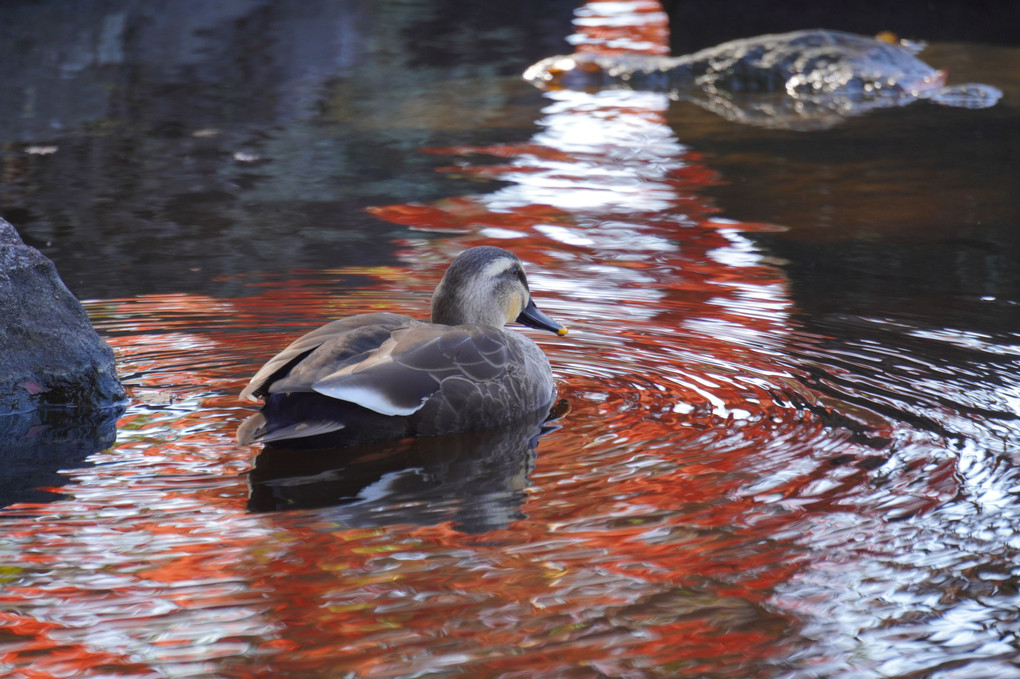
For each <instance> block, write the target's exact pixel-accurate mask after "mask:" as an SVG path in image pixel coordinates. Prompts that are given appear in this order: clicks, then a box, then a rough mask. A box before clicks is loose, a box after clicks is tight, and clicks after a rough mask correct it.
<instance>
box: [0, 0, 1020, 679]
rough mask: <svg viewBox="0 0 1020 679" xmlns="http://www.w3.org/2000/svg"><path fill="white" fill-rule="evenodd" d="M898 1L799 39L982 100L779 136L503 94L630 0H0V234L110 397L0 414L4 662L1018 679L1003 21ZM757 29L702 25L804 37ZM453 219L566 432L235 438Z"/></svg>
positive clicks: (252, 671)
mask: <svg viewBox="0 0 1020 679" xmlns="http://www.w3.org/2000/svg"><path fill="white" fill-rule="evenodd" d="M666 5H667V9H668V10H670V11H671V12H674V17H675V16H677V15H676V14H675V12H676V11H677V9H678V7H679V9H680V10H682V11H684V12H687V13H688V14H687V15H685V16H705V17H708V16H714V15H713V12H718V11H719V7H722V6H723V5H721V4H717V5H712V6H708V5H705V7H701V6H698V5H689V6H688V5H686V4H681V3H666ZM681 5H682V6H681ZM790 7H791V8H795V7H796V3H792V4H791V5H790ZM932 7H934V5H932V4H931V3H901V4H899V5H897V8H898V9H897V10H895V11H894V10H891V9H888V8H887V9H886V10H882V12H881V13H879V15H876V17H875V21H876V22H877V21H879V20H881V21H882V23H885V24H887V25H881V26H876V27H874V29H871V28H869V27H868V26H863V25H860V24H861V22H862V21H863V19H862V17H863V14H862V13H861V12H859V11H857V9H858V8H855V7H854V6H853V5H852V4H851V5H846V6H842V11H843V14H839V13H838V12H837V10H836V9H832V10H831V11H832V12H833V14H832V15H831V17H832V24H831V25H832V26H833V27H834V28H843V29H847V28H851V29H853V30H860V31H862V32H872V31H873V30H882V29H890V30H896V31H897V32H899V33H901V34H903V35H906V36H909V37H911V38H930V39H931V40H932V44H930V45H929V46H928V48H927V49H926V50H925V51H924V52H923V53H922V54H923V58H924V59H925V60H926V61H928V62H929V63H931V64H932V65H934V66H936V67H939V68H945V69H946V70H947V72H948V73H949V80H950V82H956V83H962V82H980V83H986V84H989V85H992V86H994V87H996V88H999V89H1000V90H1002V92H1003V97H1002V100H1001V101H1000V102H999V103H998V104H997V105H996V106H994V107H991V108H987V109H980V110H977V109H956V108H946V107H942V106H938V105H936V104H935V103H933V102H930V101H918V102H914V103H911V104H909V105H906V106H902V107H895V108H888V109H883V110H878V111H872V112H869V113H867V114H866V115H862V116H858V117H850V118H848V119H847V120H846V121H844V122H843V123H842V124H839V125H836V126H833V127H831V128H829V129H824V130H815V131H811V132H794V131H784V130H776V129H767V128H763V127H752V126H748V125H742V124H740V123H737V122H732V121H729V120H725V119H723V118H721V117H719V116H717V115H715V114H713V113H712V112H710V111H707V110H705V109H703V108H701V107H699V106H697V105H694V104H692V103H684V102H675V101H670V100H669V98H668V97H667V96H665V95H663V94H659V93H653V92H628V91H604V92H596V93H588V92H567V91H554V92H541V91H539V90H537V89H535V88H533V87H532V86H531V85H529V84H528V83H526V82H524V81H522V80H521V78H520V75H521V73H522V72H523V71H524V69H525V68H527V66H528V65H530V64H531V63H533V62H534V61H537V60H538V59H540V58H543V57H546V56H549V55H552V54H557V53H567V52H569V51H571V50H572V49H574V48H575V47H576V48H578V49H587V50H604V51H614V50H615V51H641V52H650V53H654V54H664V53H666V52H667V51H668V50H669V47H668V46H669V44H670V38H669V34H668V32H667V30H666V15H665V14H664V13H663V12H661V11H660V9H661V8H660V5H659V4H658V3H657V2H654V1H652V0H633V1H629V2H590V3H587V4H584V5H580V6H579V3H574V2H522V3H513V4H512V5H505V4H501V3H480V2H479V3H473V2H469V3H463V2H456V3H454V2H430V1H427V0H406V1H402V2H355V1H351V2H341V3H318V2H272V3H268V2H255V1H254V0H252V1H241V0H236V1H233V2H224V3H181V4H180V5H174V6H173V9H172V10H171V9H167V7H165V6H163V5H157V4H151V3H133V2H120V1H117V2H115V1H113V0H110V1H109V2H95V3H58V2H9V3H4V4H2V5H0V38H2V39H0V82H2V83H3V96H0V216H3V217H4V218H6V219H8V220H9V221H11V222H12V223H13V224H15V226H16V227H17V228H18V229H19V232H20V233H21V234H22V236H23V237H24V239H25V240H26V242H28V243H30V244H32V245H35V246H36V247H38V248H40V249H41V250H42V251H43V252H44V253H45V254H47V255H48V256H49V257H51V258H52V259H53V260H54V261H55V263H56V265H57V268H58V270H59V271H60V272H61V274H62V276H63V277H64V279H65V281H66V282H67V283H68V286H69V287H70V288H71V289H72V290H73V291H74V292H75V293H76V294H77V295H78V296H79V297H80V298H82V299H83V300H84V304H85V307H86V309H87V311H88V312H89V315H90V317H91V319H92V321H93V324H94V325H95V326H96V328H97V330H98V331H99V333H100V334H101V336H102V337H104V339H106V340H107V341H108V342H109V343H110V344H111V345H112V346H113V348H114V350H115V353H116V355H117V361H118V367H119V373H120V376H121V378H122V380H123V381H124V383H125V386H126V387H127V389H128V391H129V393H130V401H129V402H128V403H127V404H125V410H124V412H123V413H119V419H118V420H117V422H116V427H114V426H113V425H114V423H113V422H109V421H107V422H102V423H99V424H98V425H97V426H95V427H94V430H93V431H90V432H88V433H87V434H88V435H83V434H82V433H81V432H80V431H78V430H77V429H75V426H76V423H75V422H74V421H73V418H65V419H62V418H59V417H55V416H54V415H53V414H52V413H43V414H39V416H38V417H37V418H35V419H33V420H32V421H26V422H18V423H7V424H4V423H0V436H2V437H3V441H0V461H2V462H3V466H4V468H5V474H4V476H3V482H2V483H0V676H10V677H56V676H81V677H114V676H117V677H120V676H134V677H263V676H273V677H277V676H281V677H282V676H288V677H319V676H351V677H355V676H356V677H405V676H407V677H410V676H424V675H431V676H500V677H526V676H563V677H599V676H627V677H675V676H697V677H741V678H743V677H784V678H786V677H789V678H800V677H921V676H923V677H939V678H942V679H949V678H955V677H967V678H968V679H970V678H972V677H978V678H980V677H988V678H989V679H991V678H993V677H994V678H1000V677H1005V678H1009V677H1020V664H1018V661H1017V658H1018V656H1020V613H1018V611H1020V567H1018V565H1017V564H1018V563H1020V528H1018V526H1020V422H1018V420H1020V324H1018V321H1020V318H1018V307H1020V266H1018V264H1017V262H1018V261H1020V237H1018V234H1020V228H1018V226H1020V194H1018V192H1017V190H1016V187H1017V186H1018V185H1020V113H1018V109H1017V105H1016V102H1017V101H1020V48H1018V47H1017V44H1016V41H1015V39H1014V40H1013V41H1012V42H1011V41H1009V40H1008V39H1006V38H1005V37H1003V32H1002V30H1001V28H1002V25H1003V22H1004V21H1005V20H1006V19H1005V18H1004V17H1008V15H1009V12H1010V11H1012V10H1011V9H1009V7H1008V5H1006V4H1003V8H1004V9H1001V10H996V11H994V12H993V11H991V10H989V12H986V13H985V14H984V15H982V16H983V17H984V19H983V21H984V23H982V22H979V21H977V20H975V22H973V23H968V24H964V23H961V22H955V24H956V25H958V29H959V30H958V31H957V32H955V33H954V32H953V31H952V30H951V28H952V26H953V25H954V22H953V21H950V20H949V19H948V18H951V17H952V16H955V15H954V14H953V12H954V11H955V9H954V8H955V7H956V6H955V5H954V4H953V3H944V4H942V5H940V6H939V7H941V8H942V11H940V12H934V10H932V9H931V8H932ZM818 11H820V10H817V9H815V10H811V12H809V14H810V18H811V20H812V21H815V19H816V18H817V19H818V21H819V22H821V21H822V19H823V18H824V17H822V16H820V15H818ZM805 12H807V10H805ZM933 12H934V13H933ZM751 14H753V13H746V12H745V13H744V14H742V15H740V16H737V15H735V14H734V15H733V16H732V22H731V23H730V25H728V26H723V25H721V24H719V25H713V26H711V27H706V30H705V31H703V32H699V33H698V36H699V37H698V39H708V37H709V36H712V35H716V34H718V35H720V36H721V37H720V39H727V38H731V37H737V36H735V35H728V34H726V33H727V32H728V31H733V30H737V29H740V30H745V29H746V30H747V33H743V35H748V34H752V33H755V32H761V31H764V30H787V29H793V28H801V27H803V26H801V25H800V24H799V23H798V21H803V20H806V19H805V15H803V14H802V15H799V17H798V16H793V17H792V18H791V19H790V23H789V24H781V23H778V24H777V22H779V20H780V19H781V16H777V15H775V13H773V14H770V15H769V16H765V15H764V14H762V17H761V21H760V22H758V23H755V22H754V21H752V19H753V18H754V17H753V16H751ZM905 17H906V18H910V17H916V18H917V20H916V23H914V24H910V23H909V22H907V21H906V20H905ZM794 19H797V21H794ZM714 21H716V22H719V21H722V20H720V19H715V20H714ZM888 24H892V25H888ZM926 31H930V32H926ZM678 35H679V36H681V37H682V38H683V40H684V41H685V42H690V41H691V40H693V38H692V37H691V36H692V35H693V32H692V31H691V27H690V24H689V21H685V22H684V23H683V24H682V25H680V26H678V27H676V30H674V37H673V41H672V44H673V50H674V51H676V49H677V47H676V46H677V42H678V40H679V38H678V37H677V36H678ZM703 46H705V45H703V44H701V45H694V48H697V47H703ZM483 244H484V245H501V246H503V247H507V248H510V249H512V250H513V251H514V252H516V253H517V254H519V255H520V256H521V258H522V259H523V260H524V262H525V263H526V266H527V268H528V275H529V281H530V283H531V287H532V290H533V294H534V295H535V298H536V300H537V301H538V302H539V303H540V305H541V306H542V308H543V309H544V310H545V311H547V312H548V313H549V314H550V315H551V316H553V317H555V318H556V319H557V320H559V321H562V322H563V323H564V324H566V325H567V326H568V327H569V328H570V334H569V335H567V336H566V337H563V338H558V337H553V336H551V335H549V334H540V333H531V331H526V330H523V329H520V328H517V329H514V330H512V331H513V332H528V333H529V334H530V336H532V337H533V338H534V339H535V341H536V342H537V343H538V344H539V345H540V346H541V347H542V349H543V350H544V351H545V352H546V354H547V355H548V356H549V359H550V362H551V364H552V367H553V371H554V374H555V375H556V378H557V385H558V391H559V398H560V399H562V400H561V402H560V404H558V410H557V412H556V418H555V419H553V420H551V421H549V422H546V423H522V424H521V426H519V427H515V428H511V429H509V430H507V431H500V432H485V433H481V434H472V435H467V436H460V437H445V438H436V439H421V440H417V441H403V442H398V443H395V444H393V445H389V446H377V447H372V448H365V449H357V450H347V451H329V452H322V453H321V454H316V455H300V454H298V453H296V452H295V451H286V450H271V449H267V450H262V449H260V448H259V447H246V446H240V445H238V444H237V443H236V442H235V440H234V432H235V430H236V427H237V425H238V424H239V423H240V422H241V421H242V420H243V419H244V418H245V417H246V416H247V415H249V414H250V413H251V412H252V408H253V406H252V404H249V403H242V402H240V401H239V400H238V396H237V395H238V393H239V392H240V391H241V389H242V388H243V386H244V385H245V384H246V382H247V379H248V378H249V377H250V376H251V375H252V374H253V373H254V371H255V370H256V369H257V368H258V367H259V366H260V365H261V363H262V362H264V361H265V360H266V359H267V358H269V357H270V356H272V355H273V354H274V353H275V352H276V351H278V350H279V349H280V348H281V347H283V346H284V345H285V344H287V343H288V342H289V341H290V340H291V339H293V338H294V337H296V336H297V335H300V334H301V333H303V332H306V331H308V330H310V329H312V328H315V327H317V326H319V325H321V324H323V323H324V322H326V321H327V320H331V319H333V318H336V317H340V316H344V315H348V314H354V313H361V312H368V311H377V310H380V309H384V308H386V309H396V310H403V311H407V312H409V313H412V314H417V315H425V314H427V309H428V303H429V295H430V293H431V290H432V288H433V287H434V286H435V284H436V282H437V281H438V279H439V277H440V275H441V273H442V270H443V268H444V267H445V265H446V263H447V262H448V261H449V260H450V259H451V258H452V257H453V256H454V255H455V254H456V253H458V252H460V251H461V250H463V249H465V248H467V247H470V246H473V245H483ZM115 415H118V414H115ZM79 424H80V423H79ZM8 425H9V426H8Z"/></svg>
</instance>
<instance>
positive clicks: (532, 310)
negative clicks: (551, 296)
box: [517, 300, 567, 335]
mask: <svg viewBox="0 0 1020 679" xmlns="http://www.w3.org/2000/svg"><path fill="white" fill-rule="evenodd" d="M517 322H518V323H521V324H522V325H526V326H528V327H529V328H538V329H539V330H548V331H549V332H554V333H556V334H557V335H566V334H567V329H566V328H564V327H563V326H562V325H560V324H559V323H557V322H556V321H554V320H553V319H551V318H549V317H548V316H546V315H545V314H544V313H543V312H542V310H541V309H539V308H538V307H537V306H535V302H534V301H533V300H528V306H526V307H524V311H522V312H521V314H520V316H518V317H517Z"/></svg>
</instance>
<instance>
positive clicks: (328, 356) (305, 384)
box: [237, 246, 567, 448]
mask: <svg viewBox="0 0 1020 679" xmlns="http://www.w3.org/2000/svg"><path fill="white" fill-rule="evenodd" d="M512 322H516V323H519V324H522V325H525V326H528V327H531V328H536V329H540V330H546V331H549V332H552V333H554V334H556V335H559V336H562V335H566V334H567V330H566V328H564V327H563V326H562V325H561V324H559V323H557V322H556V321H554V320H553V319H552V318H550V317H549V316H547V315H546V314H545V313H544V312H542V311H541V310H540V309H539V308H538V306H537V305H536V304H535V302H534V300H533V299H532V298H531V290H530V288H529V287H528V279H527V276H526V275H525V272H524V265H523V263H522V262H521V260H520V259H519V258H518V257H517V256H516V255H515V254H513V253H512V252H510V251H509V250H505V249H503V248H498V247H492V246H479V247H473V248H470V249H468V250H465V251H464V252H462V253H460V254H459V255H458V256H457V257H456V258H455V259H454V260H453V261H452V262H451V264H450V265H449V267H448V268H447V270H446V272H445V273H444V274H443V277H442V279H441V280H440V281H439V284H438V285H437V286H436V289H435V292H434V293H433V296H432V304H431V318H430V320H429V321H428V322H426V321H423V320H419V319H416V318H413V317H411V316H408V315H404V314H399V313H393V312H374V313H365V314H357V315H354V316H349V317H347V318H342V319H340V320H335V321H332V322H330V323H327V324H326V325H324V326H322V327H320V328H318V329H316V330H313V331H311V332H309V333H308V334H306V335H303V336H302V337H299V338H298V339H296V340H295V341H294V342H292V343H291V344H290V345H289V346H287V347H286V348H285V349H284V350H283V351H281V352H280V353H278V354H277V355H276V356H274V357H273V358H271V359H269V361H268V362H267V363H266V364H265V365H264V366H262V368H261V369H260V370H259V371H258V372H256V373H255V375H254V376H253V377H252V378H251V381H250V382H249V383H248V386H247V387H245V388H244V390H243V391H242V392H241V398H242V399H247V400H251V401H255V402H258V401H259V400H260V399H261V400H263V405H262V409H261V410H260V411H259V412H257V413H255V414H254V415H252V416H251V417H249V418H247V419H246V420H245V421H244V422H242V424H241V425H240V427H239V428H238V430H237V441H238V442H239V443H241V444H242V445H252V444H257V443H262V444H272V445H274V446H278V447H279V446H283V447H293V448H309V447H311V448H327V447H328V448H337V447H346V446H354V445H362V444H371V443H380V442H385V441H395V440H399V439H404V438H413V437H422V436H442V435H448V434H457V433H462V432H468V431H483V430H490V429H496V428H500V427H506V426H509V425H511V424H513V423H515V422H517V421H520V420H522V419H525V418H528V417H533V416H543V415H545V414H548V412H549V409H550V407H551V406H552V403H553V401H554V399H555V397H556V386H555V382H554V380H553V374H552V369H551V367H550V364H549V359H548V358H547V357H546V355H545V354H544V353H543V352H542V350H541V349H539V347H538V346H537V345H536V344H535V343H534V342H533V341H532V340H531V339H530V338H529V337H527V336H526V335H524V334H523V333H520V332H515V331H508V330H507V329H505V328H504V326H506V325H507V324H509V323H512Z"/></svg>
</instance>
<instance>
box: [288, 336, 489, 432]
mask: <svg viewBox="0 0 1020 679" xmlns="http://www.w3.org/2000/svg"><path fill="white" fill-rule="evenodd" d="M508 360H509V358H508V350H507V345H506V340H505V338H504V336H503V332H502V331H501V330H498V329H496V328H492V327H489V326H483V325H479V326H453V327H449V326H439V325H421V326H418V327H411V328H406V329H400V330H397V331H396V332H394V333H393V336H392V337H391V338H390V339H388V340H387V341H385V342H383V343H382V345H380V346H379V348H378V349H376V350H375V351H372V352H370V353H368V354H366V355H364V356H362V357H360V359H359V360H357V361H348V362H346V363H345V364H344V365H341V366H337V369H336V370H335V371H333V372H332V373H330V374H329V375H325V376H322V377H320V378H319V379H317V380H316V381H315V382H314V384H313V385H312V388H313V389H314V390H315V391H317V392H318V393H320V394H324V395H326V396H331V397H333V398H337V399H340V400H343V401H349V402H351V403H356V404H358V405H360V406H362V407H364V408H368V409H370V410H374V411H375V412H377V413H382V414H383V415H411V414H413V413H415V412H416V411H418V410H419V409H420V408H421V407H422V406H423V405H424V403H425V401H427V400H428V398H429V397H430V396H432V395H433V394H435V393H436V392H437V391H438V390H439V389H440V387H441V385H442V383H443V380H445V379H447V378H450V377H459V378H463V379H468V380H471V381H475V382H484V381H488V380H493V379H498V378H499V377H501V376H502V375H503V374H505V372H506V369H507V363H508ZM274 390H275V389H274Z"/></svg>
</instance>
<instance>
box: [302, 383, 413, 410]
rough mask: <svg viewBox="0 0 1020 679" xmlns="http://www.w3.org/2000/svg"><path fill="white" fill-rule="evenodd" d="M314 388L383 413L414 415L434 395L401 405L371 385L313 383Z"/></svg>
mask: <svg viewBox="0 0 1020 679" xmlns="http://www.w3.org/2000/svg"><path fill="white" fill-rule="evenodd" d="M312 389H314V390H315V391H316V392H318V393H320V394H322V395H323V396H329V397H332V398H336V399H340V400H341V401H347V402H349V403H354V404H357V405H359V406H361V407H362V408H368V409H369V410H374V411H375V412H377V413H380V414H382V415H412V414H414V413H416V412H418V411H419V410H421V407H422V406H423V405H425V401H427V400H429V396H431V395H432V394H427V395H426V396H425V397H424V398H422V400H421V402H420V403H419V404H418V405H416V406H401V405H399V404H396V403H394V402H393V401H391V400H390V398H389V396H388V395H387V394H386V392H384V391H380V390H378V389H373V388H371V387H363V386H345V385H338V384H331V385H324V386H323V385H313V386H312Z"/></svg>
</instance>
